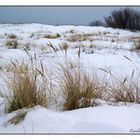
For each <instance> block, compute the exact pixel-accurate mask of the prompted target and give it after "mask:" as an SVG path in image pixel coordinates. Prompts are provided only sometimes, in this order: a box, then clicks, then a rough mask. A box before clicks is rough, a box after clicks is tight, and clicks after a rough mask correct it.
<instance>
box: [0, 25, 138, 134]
mask: <svg viewBox="0 0 140 140" xmlns="http://www.w3.org/2000/svg"><path fill="white" fill-rule="evenodd" d="M13 34H14V35H16V38H14V37H13V38H12V37H10V35H11V36H12V35H13ZM50 36H51V37H50ZM12 40H17V41H18V46H17V48H16V49H14V48H12V47H10V48H9V46H6V42H7V41H12ZM50 43H52V44H53V45H54V47H55V48H56V49H57V55H56V54H55V53H54V51H53V50H52V48H50V47H49V45H48V44H50ZM64 43H67V44H68V46H69V47H68V52H67V56H66V54H65V51H61V50H60V47H59V45H62V44H64ZM138 44H139V45H140V32H130V31H125V30H120V29H112V28H104V27H88V26H71V25H69V26H68V25H67V26H51V25H42V24H16V25H12V24H1V25H0V66H3V65H8V64H9V63H10V62H11V60H12V61H13V60H14V59H17V60H18V61H20V60H21V61H22V60H23V58H24V60H26V62H28V60H29V57H28V54H27V53H26V51H25V50H24V48H25V49H27V50H28V53H30V54H32V55H34V54H36V56H37V58H38V59H39V60H41V61H42V62H43V64H45V65H46V66H47V67H51V68H52V70H53V66H54V65H55V64H53V62H54V60H57V59H59V60H61V61H62V62H63V61H64V60H65V59H66V58H67V59H70V60H72V61H73V62H75V61H78V60H79V58H78V51H79V47H80V51H81V54H80V63H81V64H82V65H83V67H84V69H86V70H87V71H89V73H90V74H92V73H94V72H97V73H98V74H99V75H100V76H105V75H107V73H105V72H104V71H102V70H101V69H104V70H110V71H111V72H112V73H113V74H114V75H116V76H117V75H118V76H123V77H126V76H131V75H132V72H133V70H135V74H137V73H139V69H140V53H139V51H138V50H136V51H135V47H136V46H137V45H138ZM58 57H59V58H58ZM127 58H128V59H127ZM2 74H3V71H2V70H1V71H0V75H1V77H2ZM135 76H137V75H135ZM0 83H1V87H0V88H1V90H2V89H3V86H2V85H3V80H2V78H0ZM99 102H100V103H99V105H97V106H95V107H89V108H83V109H77V110H72V111H64V112H63V111H61V110H59V109H57V108H55V107H54V106H55V105H52V106H51V105H50V107H48V108H43V107H40V106H36V107H34V108H31V109H28V110H27V114H26V116H25V119H24V120H23V121H21V122H20V123H19V124H17V125H13V124H6V123H7V121H8V120H9V119H10V118H11V117H13V116H14V115H15V114H16V113H17V112H18V111H15V112H13V113H6V114H5V113H4V111H3V104H2V103H3V97H0V133H132V132H134V131H139V130H140V121H139V118H140V111H139V110H140V105H139V104H135V103H128V104H123V103H122V104H121V105H120V104H117V103H116V104H113V105H112V104H111V103H110V104H109V103H107V102H104V101H99ZM19 111H20V110H19ZM139 133H140V131H139Z"/></svg>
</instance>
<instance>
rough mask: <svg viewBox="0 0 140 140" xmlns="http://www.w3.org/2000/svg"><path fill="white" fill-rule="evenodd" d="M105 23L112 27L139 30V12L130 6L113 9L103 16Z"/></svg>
mask: <svg viewBox="0 0 140 140" xmlns="http://www.w3.org/2000/svg"><path fill="white" fill-rule="evenodd" d="M105 23H106V25H107V26H109V27H113V28H121V29H130V30H140V12H137V11H135V10H133V9H130V8H124V9H120V10H114V11H113V12H112V13H111V15H110V16H108V17H106V18H105Z"/></svg>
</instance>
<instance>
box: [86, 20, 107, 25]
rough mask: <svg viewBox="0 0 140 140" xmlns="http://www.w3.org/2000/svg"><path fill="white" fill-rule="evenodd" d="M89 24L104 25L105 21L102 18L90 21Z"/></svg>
mask: <svg viewBox="0 0 140 140" xmlns="http://www.w3.org/2000/svg"><path fill="white" fill-rule="evenodd" d="M89 26H104V23H103V22H102V21H100V20H95V21H93V22H91V23H89Z"/></svg>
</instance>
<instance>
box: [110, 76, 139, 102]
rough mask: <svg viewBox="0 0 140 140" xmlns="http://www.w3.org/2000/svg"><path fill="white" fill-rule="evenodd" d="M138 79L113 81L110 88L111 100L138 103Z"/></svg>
mask: <svg viewBox="0 0 140 140" xmlns="http://www.w3.org/2000/svg"><path fill="white" fill-rule="evenodd" d="M139 83H140V82H139V80H138V79H135V80H133V79H130V78H129V79H128V78H127V77H126V78H124V79H123V80H121V79H119V81H115V84H114V85H111V86H110V90H111V93H112V96H111V98H112V100H113V101H115V102H120V101H122V102H125V103H126V102H135V103H140V84H139Z"/></svg>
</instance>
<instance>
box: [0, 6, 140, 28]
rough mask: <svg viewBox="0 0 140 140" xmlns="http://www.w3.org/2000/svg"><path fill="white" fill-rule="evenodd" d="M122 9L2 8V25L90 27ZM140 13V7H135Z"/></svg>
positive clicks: (0, 21)
mask: <svg viewBox="0 0 140 140" xmlns="http://www.w3.org/2000/svg"><path fill="white" fill-rule="evenodd" d="M121 8H123V7H121ZM114 9H120V7H0V23H29V22H36V23H45V24H53V25H57V24H75V25H88V24H89V23H90V22H92V21H93V20H102V19H103V17H104V16H107V15H109V13H110V12H111V11H112V10H114ZM133 9H135V10H139V11H140V7H133Z"/></svg>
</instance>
